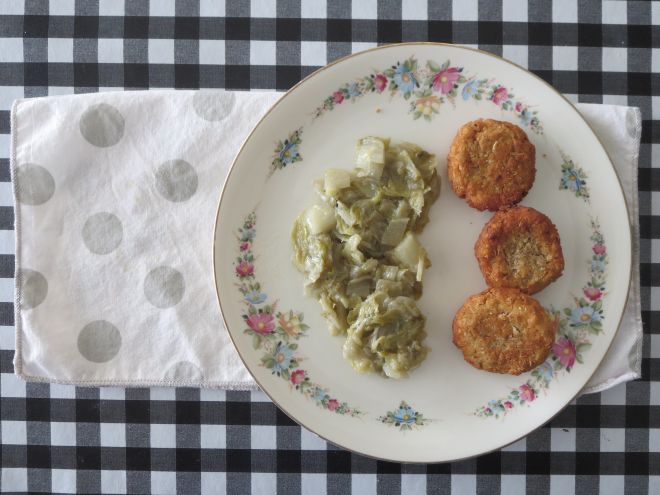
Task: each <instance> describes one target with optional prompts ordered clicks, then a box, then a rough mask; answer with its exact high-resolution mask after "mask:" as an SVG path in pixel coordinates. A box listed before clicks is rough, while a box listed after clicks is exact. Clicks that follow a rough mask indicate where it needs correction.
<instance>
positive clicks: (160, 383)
mask: <svg viewBox="0 0 660 495" xmlns="http://www.w3.org/2000/svg"><path fill="white" fill-rule="evenodd" d="M15 374H16V376H18V377H19V378H21V379H22V380H24V381H26V382H31V383H57V384H59V385H75V386H77V387H127V388H130V387H191V388H214V389H224V390H230V391H231V390H239V391H246V390H260V389H259V386H258V385H257V384H256V383H250V382H198V381H191V380H188V381H165V380H94V379H92V380H66V379H59V378H49V377H46V376H33V375H26V374H24V373H23V372H22V371H21V372H20V373H19V372H18V371H16V372H15Z"/></svg>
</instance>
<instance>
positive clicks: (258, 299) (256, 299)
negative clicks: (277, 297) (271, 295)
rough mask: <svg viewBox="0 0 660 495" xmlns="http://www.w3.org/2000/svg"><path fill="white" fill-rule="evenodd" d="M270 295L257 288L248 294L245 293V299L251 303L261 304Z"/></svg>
mask: <svg viewBox="0 0 660 495" xmlns="http://www.w3.org/2000/svg"><path fill="white" fill-rule="evenodd" d="M267 298H268V296H267V295H266V294H264V293H263V292H260V291H258V290H256V289H253V290H251V291H250V292H248V293H247V294H245V300H246V301H247V302H249V303H250V304H261V303H262V302H264V301H265V300H266V299H267Z"/></svg>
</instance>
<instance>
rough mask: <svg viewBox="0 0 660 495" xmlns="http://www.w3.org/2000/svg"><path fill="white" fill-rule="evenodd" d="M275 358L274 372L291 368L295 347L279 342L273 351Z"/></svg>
mask: <svg viewBox="0 0 660 495" xmlns="http://www.w3.org/2000/svg"><path fill="white" fill-rule="evenodd" d="M273 359H274V360H275V364H273V371H274V372H281V371H284V370H287V369H289V367H290V366H291V360H292V359H293V349H291V348H290V347H289V346H288V345H287V344H284V343H283V342H279V343H278V344H277V346H276V347H275V351H274V352H273Z"/></svg>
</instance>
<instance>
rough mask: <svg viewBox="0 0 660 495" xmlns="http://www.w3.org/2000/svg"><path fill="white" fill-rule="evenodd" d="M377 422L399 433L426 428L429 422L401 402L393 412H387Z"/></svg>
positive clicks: (405, 403)
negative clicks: (395, 429)
mask: <svg viewBox="0 0 660 495" xmlns="http://www.w3.org/2000/svg"><path fill="white" fill-rule="evenodd" d="M378 421H380V422H381V423H385V424H387V425H390V426H394V427H395V428H398V429H399V431H406V430H412V429H413V428H417V427H420V426H426V425H427V424H428V423H429V422H430V421H431V420H430V419H427V418H425V417H424V415H423V414H422V413H420V412H419V411H416V410H415V409H413V408H412V407H410V406H409V405H408V403H407V402H406V401H403V400H402V401H401V404H399V407H398V408H396V409H394V410H393V411H387V414H385V416H379V417H378Z"/></svg>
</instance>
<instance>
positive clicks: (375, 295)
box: [291, 137, 439, 378]
mask: <svg viewBox="0 0 660 495" xmlns="http://www.w3.org/2000/svg"><path fill="white" fill-rule="evenodd" d="M356 162H357V164H356V167H355V168H354V170H352V171H349V170H339V169H328V170H326V171H325V174H324V177H323V179H322V180H317V181H316V182H315V184H314V185H315V188H316V191H317V192H318V194H319V197H320V201H319V202H318V203H317V204H314V205H312V206H311V207H309V208H307V209H306V210H305V211H303V212H302V213H301V214H300V216H299V217H298V218H297V219H296V221H295V222H294V225H293V230H292V233H291V240H292V244H293V250H294V255H293V261H294V264H295V265H296V267H297V268H298V269H299V270H300V271H302V272H303V273H304V274H305V276H306V277H305V285H306V287H307V289H308V291H310V292H311V293H312V294H313V295H314V296H315V297H317V298H318V300H319V302H320V304H321V307H322V308H323V316H324V317H325V319H326V320H327V322H328V325H329V327H330V331H331V333H332V334H333V335H345V336H346V340H345V342H344V346H343V354H344V357H345V358H346V359H347V360H348V361H349V362H350V363H351V365H352V366H353V368H354V369H355V370H356V371H358V372H361V373H367V372H376V373H381V374H383V375H385V376H387V377H390V378H401V377H405V376H406V375H407V373H408V372H409V371H410V370H411V369H413V368H415V367H416V366H418V365H419V364H420V363H421V362H422V361H423V360H424V358H425V357H426V354H427V352H428V348H427V347H425V346H424V343H423V341H424V338H425V337H426V332H425V331H424V325H425V318H424V315H422V313H421V312H420V311H419V308H418V307H417V304H416V302H415V301H416V300H417V299H418V298H419V297H420V295H421V293H422V274H423V272H424V270H425V269H426V268H428V267H429V266H430V262H429V259H428V257H427V254H426V251H425V250H424V248H423V247H422V245H421V244H420V242H419V240H418V239H417V237H416V235H415V234H416V233H419V232H420V231H421V230H422V228H423V227H424V225H425V224H426V222H428V214H429V208H430V206H431V205H432V204H433V202H434V201H435V199H436V198H437V196H438V192H439V179H438V175H437V171H436V159H435V156H434V155H432V154H430V153H428V152H426V151H424V150H423V149H421V148H420V147H418V146H416V145H414V144H410V143H400V144H397V145H391V144H390V141H389V139H383V138H377V137H365V138H363V139H360V140H359V141H358V144H357V154H356Z"/></svg>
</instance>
